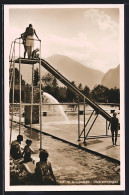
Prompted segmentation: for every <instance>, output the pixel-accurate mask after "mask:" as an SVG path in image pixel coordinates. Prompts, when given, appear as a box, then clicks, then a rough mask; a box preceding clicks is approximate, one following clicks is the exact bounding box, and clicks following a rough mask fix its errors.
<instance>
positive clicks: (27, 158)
mask: <svg viewBox="0 0 129 195" xmlns="http://www.w3.org/2000/svg"><path fill="white" fill-rule="evenodd" d="M31 144H32V140H29V139H27V140H26V146H25V147H24V151H23V153H22V154H23V155H24V162H25V163H27V162H30V161H32V158H31V153H34V151H33V150H32V148H31V147H30V146H31Z"/></svg>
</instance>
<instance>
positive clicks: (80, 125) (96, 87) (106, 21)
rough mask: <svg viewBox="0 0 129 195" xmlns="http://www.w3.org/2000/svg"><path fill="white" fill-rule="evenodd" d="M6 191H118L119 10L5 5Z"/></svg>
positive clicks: (121, 138) (121, 135) (121, 170)
mask: <svg viewBox="0 0 129 195" xmlns="http://www.w3.org/2000/svg"><path fill="white" fill-rule="evenodd" d="M4 78H5V81H4V83H5V88H4V90H5V94H4V97H5V101H4V102H5V105H4V107H5V116H4V117H5V131H4V132H5V135H4V139H5V151H4V152H5V191H64V190H65V191H91V190H92V191H98V190H124V189H125V124H124V121H125V108H124V5H122V4H98V5H97V4H92V5H90V4H83V5H82V4H72V5H70V4H68V5H67V4H57V5H54V4H53V5H52V4H51V5H45V4H44V5H43V4H42V5H31V4H29V5H24V4H21V5H14V4H13V5H4Z"/></svg>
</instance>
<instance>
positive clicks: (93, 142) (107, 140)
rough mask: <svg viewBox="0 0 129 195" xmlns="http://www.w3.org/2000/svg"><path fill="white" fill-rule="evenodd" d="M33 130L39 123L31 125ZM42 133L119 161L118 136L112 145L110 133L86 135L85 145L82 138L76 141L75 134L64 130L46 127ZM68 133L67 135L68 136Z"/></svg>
mask: <svg viewBox="0 0 129 195" xmlns="http://www.w3.org/2000/svg"><path fill="white" fill-rule="evenodd" d="M32 128H33V129H34V130H38V131H40V127H39V125H35V124H33V125H32ZM43 133H44V134H46V135H49V136H52V137H53V138H55V139H58V140H61V141H64V142H66V143H69V144H71V145H74V146H76V147H79V148H81V149H85V150H87V151H89V152H92V153H94V154H97V155H101V156H103V157H106V158H108V159H110V160H112V161H116V162H118V163H120V136H118V139H117V146H113V145H112V138H111V136H110V135H108V136H99V137H97V136H96V137H88V139H87V140H86V145H85V144H84V143H83V141H84V140H83V138H81V141H78V138H77V136H75V134H70V133H69V132H67V131H66V130H64V131H62V130H61V131H60V130H58V129H57V130H55V129H54V130H52V129H47V131H44V130H43ZM68 134H69V136H68Z"/></svg>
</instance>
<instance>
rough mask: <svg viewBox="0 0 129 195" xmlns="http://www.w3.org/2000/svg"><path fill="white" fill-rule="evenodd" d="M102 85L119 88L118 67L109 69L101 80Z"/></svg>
mask: <svg viewBox="0 0 129 195" xmlns="http://www.w3.org/2000/svg"><path fill="white" fill-rule="evenodd" d="M101 84H102V85H104V86H105V87H108V88H109V89H110V88H114V87H117V88H120V65H118V66H117V68H115V69H110V70H109V71H108V72H107V73H106V74H105V75H104V77H103V78H102V82H101Z"/></svg>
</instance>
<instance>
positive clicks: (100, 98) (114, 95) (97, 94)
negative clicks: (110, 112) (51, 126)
mask: <svg viewBox="0 0 129 195" xmlns="http://www.w3.org/2000/svg"><path fill="white" fill-rule="evenodd" d="M39 83H40V76H39V70H38V68H37V69H35V70H34V76H33V86H34V87H36V88H39V85H40V84H39ZM71 83H72V84H73V85H74V86H76V84H75V81H72V82H71ZM21 85H22V87H21V89H22V92H21V96H22V97H21V99H22V102H25V98H24V97H25V93H27V91H31V85H30V84H28V83H26V82H25V80H23V79H22V76H21ZM76 87H77V88H78V89H79V90H80V91H81V92H82V93H83V94H84V95H86V96H87V97H88V98H89V99H91V100H93V101H94V102H96V103H120V89H119V88H116V87H114V88H111V89H108V88H107V87H105V86H103V85H100V84H99V85H96V86H94V88H93V89H92V90H91V89H90V88H89V87H88V86H87V85H85V86H84V87H83V86H82V84H81V83H80V84H79V85H78V86H76ZM41 89H42V91H43V92H47V93H49V94H51V95H52V96H53V97H54V98H56V99H57V100H58V101H59V102H83V98H82V97H80V96H78V94H76V93H74V92H73V91H71V89H69V88H67V87H66V86H61V85H60V84H59V82H58V80H57V79H56V78H55V77H54V76H53V75H52V74H51V73H46V74H45V75H44V76H43V77H42V78H41ZM12 90H13V89H12V87H11V90H10V102H12ZM14 102H19V70H18V69H17V68H15V97H14Z"/></svg>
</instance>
